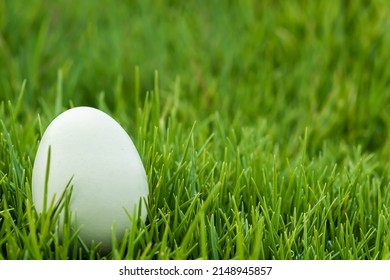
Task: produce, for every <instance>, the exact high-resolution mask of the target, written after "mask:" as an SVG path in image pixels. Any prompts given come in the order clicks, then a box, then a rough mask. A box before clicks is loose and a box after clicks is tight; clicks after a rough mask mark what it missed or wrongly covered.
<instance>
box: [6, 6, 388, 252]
mask: <svg viewBox="0 0 390 280" xmlns="http://www.w3.org/2000/svg"><path fill="white" fill-rule="evenodd" d="M80 105H88V106H93V107H97V108H99V109H101V110H103V111H105V112H107V113H109V114H110V115H112V116H113V117H114V118H115V119H116V120H118V122H120V123H121V125H122V126H123V127H124V128H125V129H126V130H127V132H128V133H129V134H130V136H131V137H132V139H133V140H134V143H135V145H136V147H137V149H138V151H139V153H140V155H141V158H142V160H143V162H144V165H145V169H146V172H147V175H148V181H149V188H150V195H149V198H148V218H147V220H146V222H143V221H138V223H136V226H134V227H133V228H132V230H131V231H129V232H126V234H125V238H124V239H123V240H122V241H120V240H118V241H116V242H115V244H116V245H115V246H114V249H113V251H112V252H110V253H109V254H108V255H104V254H102V253H99V250H98V245H97V246H92V247H91V248H87V247H86V246H84V245H83V243H82V242H81V241H80V240H79V239H78V238H77V232H76V233H74V231H71V229H70V228H69V225H66V229H65V233H64V237H63V240H62V242H61V241H60V240H59V237H58V225H57V224H56V222H55V221H56V217H57V214H56V213H57V212H58V211H57V212H55V213H53V212H50V211H51V210H53V209H51V210H50V211H49V212H48V213H46V214H45V215H42V216H37V214H36V212H35V211H34V208H33V205H32V200H31V172H32V164H33V161H34V157H35V153H36V150H37V146H38V143H39V139H40V137H41V135H42V133H43V131H44V130H45V128H46V127H47V125H48V124H49V123H50V121H51V120H52V119H53V118H54V117H55V116H56V115H58V114H59V113H61V112H62V111H64V110H65V109H68V108H71V107H74V106H80ZM0 120H1V124H0V259H79V258H83V259H101V258H107V259H122V258H127V259H132V258H135V259H198V258H201V259H389V258H390V250H389V246H390V230H389V223H390V210H389V209H390V189H389V187H390V184H389V182H390V170H389V158H390V2H389V1H383V0H374V1H363V0H356V1H337V0H330V1H328V0H323V1H273V0H268V1H255V0H253V1H251V0H246V1H216V0H212V1H143V0H139V1H130V0H128V1H108V0H107V1H66V0H60V1H35V0H32V1H22V0H13V1H7V0H0ZM64 205H66V203H64ZM64 209H65V208H64ZM64 211H65V210H64Z"/></svg>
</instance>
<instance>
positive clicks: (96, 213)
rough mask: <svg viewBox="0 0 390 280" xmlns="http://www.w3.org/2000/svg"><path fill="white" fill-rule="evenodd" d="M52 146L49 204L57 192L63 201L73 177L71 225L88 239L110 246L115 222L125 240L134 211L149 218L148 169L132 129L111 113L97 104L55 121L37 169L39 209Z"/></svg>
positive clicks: (39, 209) (39, 152)
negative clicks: (117, 120) (101, 109)
mask: <svg viewBox="0 0 390 280" xmlns="http://www.w3.org/2000/svg"><path fill="white" fill-rule="evenodd" d="M49 148H50V161H49V162H50V165H49V173H48V175H49V177H48V183H47V207H49V204H50V202H51V201H52V199H53V198H54V199H55V201H58V199H59V198H60V196H61V195H62V194H63V193H64V190H65V188H66V186H67V185H68V183H69V182H70V185H71V186H72V188H73V189H72V193H71V199H70V203H69V209H70V210H71V213H72V226H73V227H74V228H76V229H80V232H79V237H81V239H82V240H83V242H85V243H86V244H87V245H90V244H91V243H92V241H94V242H95V244H97V243H101V248H103V249H110V248H111V240H112V226H113V225H114V229H115V231H116V233H115V234H116V237H117V240H120V239H121V238H122V236H123V234H124V232H125V230H126V229H130V228H131V219H130V218H129V215H130V216H131V217H132V216H133V215H134V214H139V215H140V216H139V217H140V218H141V219H142V220H145V219H146V214H147V213H146V205H145V202H144V201H146V198H147V196H148V183H147V178H146V173H145V169H144V166H143V164H142V161H141V158H140V156H139V154H138V152H137V150H136V148H135V146H134V144H133V142H132V141H131V139H130V137H129V135H128V134H127V133H126V131H125V130H124V129H123V128H122V127H121V126H120V125H119V123H117V122H116V121H115V120H114V119H113V118H112V117H110V116H109V115H107V114H106V113H104V112H102V111H100V110H98V109H95V108H91V107H76V108H73V109H70V110H67V111H65V112H63V113H62V114H60V115H59V116H57V117H56V118H55V119H54V120H53V121H52V122H51V123H50V125H49V126H48V127H47V129H46V131H45V132H44V134H43V136H42V139H41V141H40V144H39V146H38V150H37V154H36V157H35V161H34V166H33V172H32V196H33V202H34V205H35V208H36V210H37V212H38V213H41V212H42V211H43V209H44V203H45V178H46V168H47V166H48V153H49ZM140 203H141V205H139V204H140ZM139 209H141V211H139ZM134 211H136V212H134Z"/></svg>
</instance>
